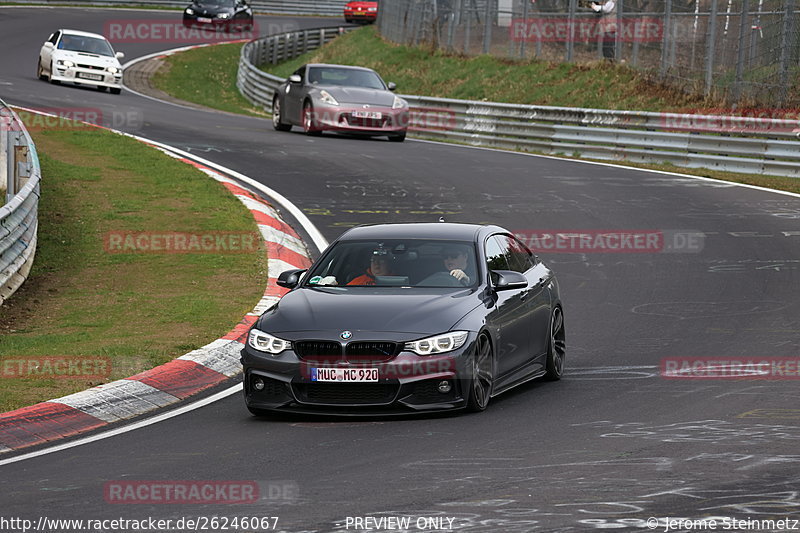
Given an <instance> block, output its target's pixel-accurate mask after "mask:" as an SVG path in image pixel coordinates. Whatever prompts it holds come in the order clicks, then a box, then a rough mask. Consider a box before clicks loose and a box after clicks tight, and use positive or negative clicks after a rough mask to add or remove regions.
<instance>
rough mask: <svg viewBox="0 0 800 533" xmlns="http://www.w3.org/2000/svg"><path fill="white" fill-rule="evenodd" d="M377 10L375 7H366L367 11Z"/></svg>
mask: <svg viewBox="0 0 800 533" xmlns="http://www.w3.org/2000/svg"><path fill="white" fill-rule="evenodd" d="M377 10H378V8H377V7H368V8H367V11H377Z"/></svg>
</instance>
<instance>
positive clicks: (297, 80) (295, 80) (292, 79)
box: [289, 74, 303, 83]
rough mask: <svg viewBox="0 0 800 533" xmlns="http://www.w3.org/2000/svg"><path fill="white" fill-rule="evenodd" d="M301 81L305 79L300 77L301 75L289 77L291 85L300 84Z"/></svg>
mask: <svg viewBox="0 0 800 533" xmlns="http://www.w3.org/2000/svg"><path fill="white" fill-rule="evenodd" d="M301 81H303V78H301V77H300V74H292V75H291V76H289V82H290V83H300V82H301Z"/></svg>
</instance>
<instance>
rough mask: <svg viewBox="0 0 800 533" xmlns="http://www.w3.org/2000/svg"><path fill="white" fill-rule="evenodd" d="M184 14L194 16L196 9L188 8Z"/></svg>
mask: <svg viewBox="0 0 800 533" xmlns="http://www.w3.org/2000/svg"><path fill="white" fill-rule="evenodd" d="M184 13H186V14H187V15H194V9H192V8H191V7H187V8H186V11H184Z"/></svg>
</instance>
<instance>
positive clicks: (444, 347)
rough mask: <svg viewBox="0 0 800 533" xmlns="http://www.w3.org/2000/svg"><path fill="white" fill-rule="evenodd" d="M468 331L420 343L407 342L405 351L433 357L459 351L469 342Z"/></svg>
mask: <svg viewBox="0 0 800 533" xmlns="http://www.w3.org/2000/svg"><path fill="white" fill-rule="evenodd" d="M468 335H469V332H467V331H451V332H450V333H443V334H441V335H434V336H433V337H426V338H424V339H420V340H418V341H412V342H407V343H406V344H405V347H404V349H405V350H407V351H409V352H414V353H415V354H417V355H433V354H437V353H445V352H452V351H453V350H458V349H459V348H461V347H462V346H464V343H465V342H466V341H467V336H468Z"/></svg>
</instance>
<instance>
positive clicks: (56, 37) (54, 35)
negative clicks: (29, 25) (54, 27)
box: [47, 31, 61, 44]
mask: <svg viewBox="0 0 800 533" xmlns="http://www.w3.org/2000/svg"><path fill="white" fill-rule="evenodd" d="M60 35H61V32H60V31H57V32H54V33H53V35H51V36H50V38H49V39H47V41H48V42H51V43H53V44H56V41H58V37H59V36H60Z"/></svg>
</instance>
